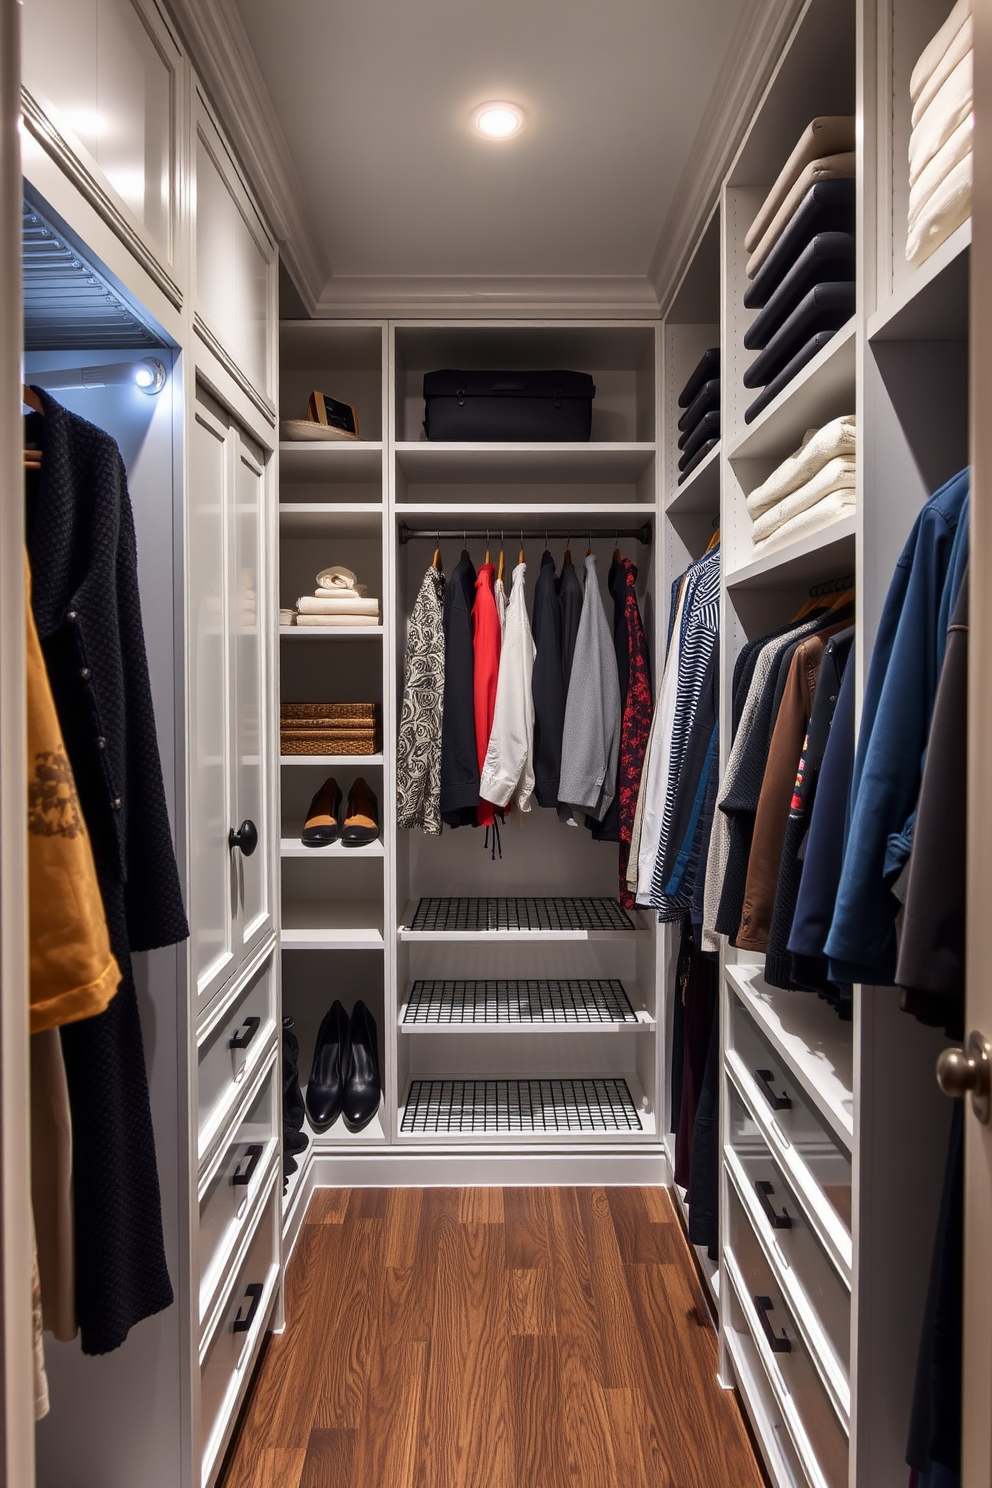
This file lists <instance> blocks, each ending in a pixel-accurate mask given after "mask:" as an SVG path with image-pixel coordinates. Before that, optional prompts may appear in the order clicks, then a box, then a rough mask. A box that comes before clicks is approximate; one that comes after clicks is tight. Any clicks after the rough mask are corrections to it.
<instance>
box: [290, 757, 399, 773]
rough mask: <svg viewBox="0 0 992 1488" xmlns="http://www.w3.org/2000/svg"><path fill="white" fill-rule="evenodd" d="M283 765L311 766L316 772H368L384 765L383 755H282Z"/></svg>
mask: <svg viewBox="0 0 992 1488" xmlns="http://www.w3.org/2000/svg"><path fill="white" fill-rule="evenodd" d="M279 763H280V764H281V765H294V766H297V765H309V766H310V767H311V768H312V769H315V770H351V769H360V770H367V769H370V768H371V767H373V766H376V765H378V766H380V767H381V765H382V755H381V754H281V755H280V756H279Z"/></svg>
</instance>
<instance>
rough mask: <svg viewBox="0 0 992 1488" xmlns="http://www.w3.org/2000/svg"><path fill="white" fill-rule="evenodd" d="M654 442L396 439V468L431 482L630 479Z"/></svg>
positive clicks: (640, 469)
mask: <svg viewBox="0 0 992 1488" xmlns="http://www.w3.org/2000/svg"><path fill="white" fill-rule="evenodd" d="M656 450H657V446H656V445H655V444H635V443H616V444H593V443H589V444H551V443H549V444H511V443H494V444H461V443H450V444H449V443H444V444H431V443H429V442H427V441H423V442H420V443H414V442H409V443H398V444H397V445H396V466H397V469H398V470H399V471H401V472H402V474H403V475H405V476H406V478H407V480H408V481H411V482H417V483H429V484H431V485H447V484H463V483H464V484H473V485H479V484H481V485H493V484H510V483H512V482H514V481H574V482H575V483H576V484H578V485H583V484H585V485H588V484H592V483H596V482H599V483H602V482H610V481H612V482H623V483H629V482H632V481H636V480H637V479H638V477H639V476H642V475H643V474H644V472H645V471H646V470H647V469H648V467H649V465H650V464H651V462H652V460H653V459H654V457H655V453H656Z"/></svg>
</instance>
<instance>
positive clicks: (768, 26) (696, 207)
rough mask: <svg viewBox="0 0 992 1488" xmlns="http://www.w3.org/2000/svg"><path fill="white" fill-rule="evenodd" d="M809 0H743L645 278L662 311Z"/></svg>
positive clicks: (685, 266) (676, 285)
mask: <svg viewBox="0 0 992 1488" xmlns="http://www.w3.org/2000/svg"><path fill="white" fill-rule="evenodd" d="M806 3H807V0H748V3H747V4H746V5H745V6H744V7H743V8H742V10H741V13H740V16H739V18H738V21H737V25H736V26H735V28H734V32H733V35H732V36H731V38H730V43H729V45H728V47H727V52H726V56H725V57H724V60H723V64H722V66H721V68H720V71H719V72H718V73H717V77H716V82H715V83H714V84H713V90H712V92H711V94H710V100H709V103H708V105H707V108H706V112H705V113H704V115H703V123H702V124H701V125H700V128H699V129H698V131H697V133H696V138H695V140H694V141H693V144H692V148H691V150H690V151H689V158H688V159H687V161H686V163H685V168H684V170H683V171H682V175H681V176H680V177H679V183H678V185H677V186H676V188H675V194H674V195H673V197H672V203H671V206H670V207H669V209H668V215H667V217H666V218H665V225H664V227H663V228H662V232H661V237H660V238H659V239H658V246H657V248H656V249H655V251H654V256H653V258H652V259H651V264H650V266H649V268H648V279H649V280H650V283H651V286H652V288H653V290H654V293H655V297H656V299H657V301H658V304H659V306H660V308H661V311H662V313H664V312H665V311H666V310H667V309H668V306H669V305H670V304H671V302H672V300H673V298H674V296H675V293H676V291H677V289H678V286H679V283H680V281H681V279H682V277H683V275H684V274H685V271H686V269H687V267H688V265H689V262H690V260H691V258H692V255H693V254H694V253H695V251H696V246H697V243H698V241H699V238H700V235H701V234H702V232H703V230H704V229H705V227H706V224H707V222H708V221H709V218H710V215H711V213H712V211H713V208H714V206H715V205H716V203H717V200H718V198H719V194H720V187H721V185H722V184H723V181H724V178H725V177H726V175H727V172H728V171H729V170H730V167H731V165H732V163H733V160H734V157H735V156H736V154H737V152H738V150H739V149H740V147H741V144H742V142H743V140H744V136H745V134H746V132H747V128H748V125H749V124H750V122H751V118H752V116H753V114H754V111H755V107H756V105H757V102H758V99H759V98H760V97H761V95H762V93H763V92H764V91H765V88H766V87H767V86H768V83H769V81H770V80H771V77H772V74H773V73H774V71H775V68H776V67H777V65H778V62H779V60H780V58H781V55H782V50H783V47H784V45H785V41H786V38H787V37H788V35H789V33H790V31H791V30H792V27H793V26H794V25H795V22H796V19H797V17H798V16H799V15H800V13H801V12H802V10H803V9H804V6H805V4H806Z"/></svg>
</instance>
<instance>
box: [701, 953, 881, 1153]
mask: <svg viewBox="0 0 992 1488" xmlns="http://www.w3.org/2000/svg"><path fill="white" fill-rule="evenodd" d="M726 972H727V981H728V982H729V984H730V986H731V988H732V989H733V991H734V992H735V994H736V995H737V997H738V998H739V999H740V1001H741V1002H742V1003H743V1004H744V1006H745V1007H746V1008H747V1010H748V1012H749V1013H750V1014H751V1016H752V1018H754V1020H755V1022H756V1023H757V1024H758V1026H759V1028H760V1029H761V1031H762V1033H763V1034H764V1035H765V1037H766V1038H767V1039H768V1041H769V1043H770V1044H771V1045H772V1047H773V1048H774V1049H775V1050H776V1051H777V1053H779V1054H780V1055H781V1056H782V1058H783V1059H784V1061H785V1062H786V1064H787V1065H788V1067H789V1069H790V1070H791V1071H792V1073H793V1075H794V1076H795V1078H796V1080H797V1081H798V1083H799V1084H800V1085H801V1086H802V1088H803V1089H804V1090H805V1092H806V1094H807V1095H808V1096H809V1097H810V1099H811V1100H812V1101H813V1102H814V1103H815V1105H816V1107H817V1109H818V1110H819V1111H820V1112H821V1113H822V1115H823V1117H824V1119H825V1120H826V1122H827V1123H828V1125H829V1126H830V1128H831V1130H832V1131H833V1132H834V1133H835V1135H836V1136H837V1137H839V1138H840V1140H841V1141H842V1142H843V1143H844V1144H845V1146H847V1147H848V1148H850V1147H851V1145H852V1143H853V1141H854V1043H853V1033H852V1026H851V1024H850V1023H843V1022H841V1020H840V1019H839V1018H838V1017H837V1014H836V1013H835V1012H834V1011H833V1009H832V1008H830V1007H828V1006H827V1004H826V1003H825V1002H823V1001H822V1000H821V999H820V998H819V997H816V996H813V995H812V994H807V993H804V992H787V991H783V990H781V989H780V988H777V987H770V986H769V985H768V983H767V982H766V981H765V979H764V977H763V976H762V974H761V967H760V966H728V967H727V968H726Z"/></svg>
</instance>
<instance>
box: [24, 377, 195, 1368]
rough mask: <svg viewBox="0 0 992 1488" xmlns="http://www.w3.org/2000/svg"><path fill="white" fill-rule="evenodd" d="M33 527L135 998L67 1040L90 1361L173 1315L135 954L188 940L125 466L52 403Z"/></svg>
mask: <svg viewBox="0 0 992 1488" xmlns="http://www.w3.org/2000/svg"><path fill="white" fill-rule="evenodd" d="M39 397H40V398H41V400H42V404H43V406H44V409H45V416H44V417H43V418H41V417H37V416H36V418H35V423H36V429H35V430H34V431H33V432H34V435H35V438H36V440H37V442H38V443H40V445H41V449H42V466H41V472H40V475H39V477H38V480H37V486H36V489H35V493H34V500H33V502H32V504H31V507H30V509H29V514H28V553H29V557H30V560H31V580H32V607H33V610H34V617H35V622H36V624H37V627H38V634H39V637H40V639H41V644H42V650H43V652H44V656H45V662H46V665H47V668H48V674H49V678H50V680H51V684H52V692H53V694H54V697H55V706H56V710H57V712H58V717H59V723H60V725H61V728H62V733H63V736H64V738H65V743H66V748H67V751H68V754H69V759H70V761H71V763H72V768H73V773H74V774H75V777H76V785H77V788H78V791H79V798H80V803H81V805H82V809H83V815H84V817H85V819H86V824H87V826H88V827H89V831H90V835H91V838H92V843H93V855H94V858H95V861H96V870H97V877H98V879H99V883H100V892H101V894H102V896H103V904H104V909H105V912H106V916H107V926H108V929H109V932H110V943H111V947H112V949H113V952H114V955H115V956H116V957H117V961H118V965H119V966H120V969H121V976H122V980H121V986H120V990H119V992H118V993H117V996H116V997H115V998H114V1000H113V1001H112V1002H111V1004H110V1006H109V1007H108V1008H107V1010H106V1012H103V1013H101V1014H100V1015H99V1016H98V1017H95V1018H87V1019H85V1020H84V1021H83V1022H81V1023H74V1024H70V1025H68V1026H67V1027H65V1028H63V1029H62V1031H61V1032H62V1048H63V1052H64V1055H65V1065H66V1075H67V1078H68V1085H69V1103H70V1109H71V1113H72V1141H73V1188H74V1206H75V1243H76V1311H77V1316H78V1319H79V1325H80V1330H81V1334H82V1346H83V1349H84V1351H85V1352H87V1353H106V1352H107V1351H109V1350H110V1349H113V1348H116V1347H118V1346H119V1345H120V1344H121V1343H122V1342H123V1341H124V1339H125V1338H126V1336H127V1333H128V1331H129V1329H130V1328H132V1327H133V1326H134V1324H135V1323H137V1322H139V1321H140V1320H141V1319H142V1318H145V1317H150V1316H151V1315H152V1314H153V1313H156V1312H159V1311H161V1310H162V1308H164V1307H168V1306H169V1304H170V1303H171V1301H172V1286H171V1283H170V1281H169V1273H168V1270H167V1267H166V1262H165V1249H164V1244H163V1238H162V1214H161V1198H160V1194H159V1184H158V1169H157V1164H156V1160H155V1139H154V1133H153V1131H152V1122H151V1109H150V1105H149V1097H148V1080H147V1075H146V1071H145V1060H144V1049H143V1045H142V1038H141V1025H140V1021H139V1016H138V1002H137V995H136V992H135V986H134V977H133V972H132V967H131V953H132V952H134V951H147V950H152V949H153V948H155V947H157V946H165V945H172V944H174V943H176V942H177V941H181V940H185V939H186V937H187V936H188V934H189V927H188V925H187V923H186V914H185V911H184V908H183V901H182V894H181V891H180V886H179V873H178V870H177V867H176V859H175V852H174V849H173V844H172V836H171V832H170V828H169V817H168V811H167V807H166V799H165V787H164V784H163V780H162V766H161V761H160V757H159V749H158V739H157V736H156V732H155V714H154V710H153V707H152V695H151V686H150V683H149V678H148V663H147V658H146V654H145V641H144V631H143V628H142V621H141V602H140V597H139V593H138V568H137V549H136V545H135V534H134V518H133V514H132V511H131V502H130V497H129V496H128V490H127V476H126V472H125V469H124V463H123V461H122V459H121V455H120V451H119V450H118V448H117V445H116V444H115V442H114V440H113V439H111V438H110V436H109V435H108V434H106V433H104V431H103V430H102V429H98V428H96V427H95V426H94V425H93V424H89V423H87V422H86V421H85V420H84V419H81V418H77V417H76V415H75V414H72V413H69V412H68V411H67V410H66V409H64V408H62V407H61V406H60V404H58V403H56V402H55V400H54V399H53V398H50V397H49V396H48V395H47V394H45V393H44V392H39Z"/></svg>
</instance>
